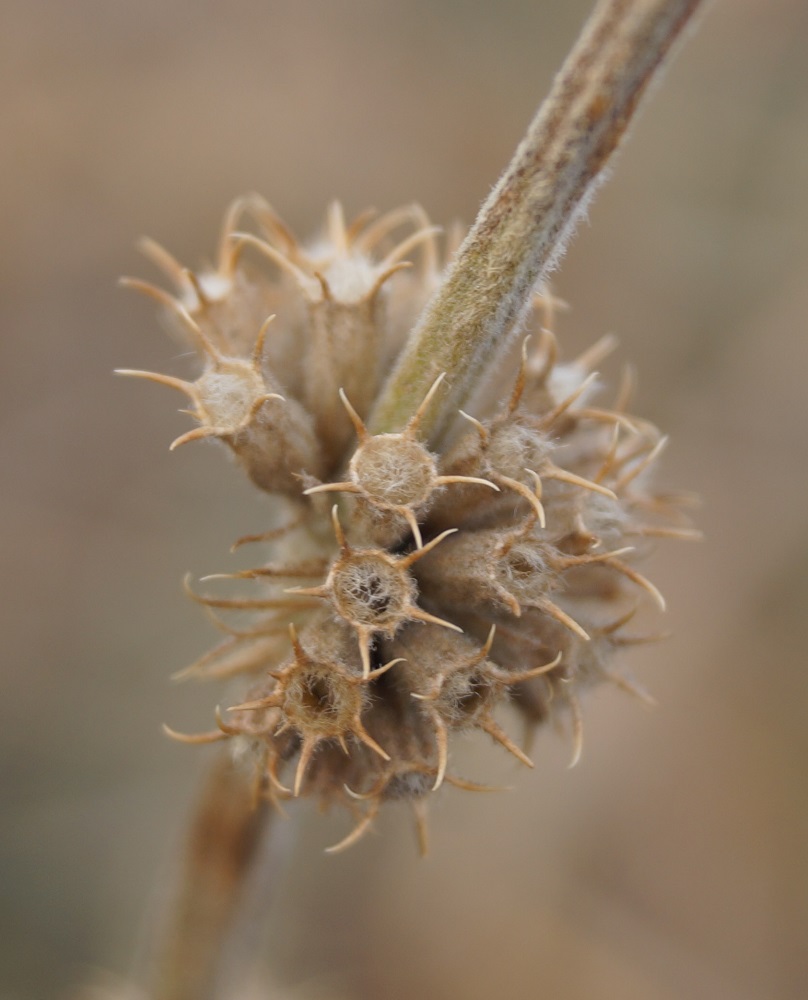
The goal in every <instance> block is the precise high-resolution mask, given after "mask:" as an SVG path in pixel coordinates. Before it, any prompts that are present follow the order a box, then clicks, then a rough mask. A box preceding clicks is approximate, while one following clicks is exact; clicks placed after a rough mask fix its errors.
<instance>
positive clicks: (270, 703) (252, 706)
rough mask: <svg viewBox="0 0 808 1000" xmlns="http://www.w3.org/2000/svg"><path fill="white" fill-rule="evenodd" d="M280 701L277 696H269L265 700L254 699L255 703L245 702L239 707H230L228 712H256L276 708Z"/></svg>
mask: <svg viewBox="0 0 808 1000" xmlns="http://www.w3.org/2000/svg"><path fill="white" fill-rule="evenodd" d="M279 705H280V701H279V700H278V695H276V694H271V695H269V697H267V698H256V700H255V701H245V702H242V703H241V704H240V705H230V706H229V707H228V709H227V711H228V712H256V711H260V710H261V709H263V708H278V706H279Z"/></svg>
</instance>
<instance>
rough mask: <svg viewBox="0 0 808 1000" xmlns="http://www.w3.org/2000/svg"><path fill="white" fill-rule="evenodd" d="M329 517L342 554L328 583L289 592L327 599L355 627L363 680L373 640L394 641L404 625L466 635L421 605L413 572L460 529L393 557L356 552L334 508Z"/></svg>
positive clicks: (379, 551) (364, 550)
mask: <svg viewBox="0 0 808 1000" xmlns="http://www.w3.org/2000/svg"><path fill="white" fill-rule="evenodd" d="M331 518H332V521H333V524H334V533H335V535H336V537H337V542H338V543H339V548H340V551H339V555H338V556H337V558H336V559H335V560H334V562H333V563H332V564H331V567H330V569H329V571H328V575H327V577H326V580H325V582H324V583H323V584H322V585H321V586H319V587H294V588H290V589H289V590H287V591H286V593H288V594H300V595H303V596H307V597H319V598H322V599H323V600H325V601H328V603H329V604H330V605H331V608H332V609H333V611H334V612H335V613H336V614H337V615H338V617H339V618H341V619H342V620H343V621H345V622H347V623H348V625H350V626H351V628H353V629H354V631H355V632H356V634H357V637H358V639H359V650H360V654H361V657H362V673H363V676H365V677H367V676H369V674H370V672H371V671H370V648H371V645H372V641H373V639H374V637H375V636H377V635H382V636H386V637H387V638H392V636H394V635H395V633H396V632H397V631H398V630H399V629H400V628H401V626H402V625H404V624H405V622H408V621H414V620H417V621H422V622H432V623H433V624H435V625H442V626H443V627H444V628H448V629H453V630H454V631H455V632H462V631H463V630H462V629H461V628H460V627H459V626H458V625H454V624H453V623H452V622H447V621H444V620H443V619H442V618H437V617H436V616H435V615H431V614H429V612H428V611H424V609H423V608H421V607H419V606H418V604H417V603H416V599H417V597H418V587H417V585H416V582H415V579H414V578H413V576H412V574H411V573H410V572H409V570H410V567H411V566H412V565H414V563H416V562H417V561H418V560H419V559H423V558H424V556H426V555H428V553H430V552H431V551H432V549H434V548H435V546H436V545H439V544H440V542H442V541H443V539H444V538H446V537H447V536H448V535H452V534H454V532H455V531H456V530H457V529H456V528H449V529H448V530H447V531H444V532H442V533H441V534H440V535H438V536H437V537H436V538H433V539H432V540H431V541H430V542H428V543H427V544H426V545H422V546H421V547H420V548H418V549H415V550H414V551H413V552H410V553H409V554H408V555H393V554H392V553H390V552H387V551H385V550H384V549H368V548H362V549H360V548H352V547H351V546H350V545H349V544H348V542H347V540H346V538H345V534H344V532H343V530H342V526H341V524H340V521H339V516H338V514H337V507H336V505H334V507H333V508H332V510H331Z"/></svg>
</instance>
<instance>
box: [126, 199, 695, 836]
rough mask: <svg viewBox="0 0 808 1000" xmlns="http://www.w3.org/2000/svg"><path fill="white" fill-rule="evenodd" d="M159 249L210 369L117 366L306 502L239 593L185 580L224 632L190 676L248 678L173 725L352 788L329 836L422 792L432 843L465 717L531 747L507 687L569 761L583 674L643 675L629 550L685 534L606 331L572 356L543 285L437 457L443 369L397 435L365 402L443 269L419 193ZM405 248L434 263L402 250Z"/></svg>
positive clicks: (294, 788)
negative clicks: (625, 660)
mask: <svg viewBox="0 0 808 1000" xmlns="http://www.w3.org/2000/svg"><path fill="white" fill-rule="evenodd" d="M251 222H252V224H253V228H254V229H255V232H253V233H249V232H245V231H244V227H249V225H250V223H251ZM405 225H410V226H412V227H413V229H412V231H411V232H410V234H409V235H405V236H403V237H402V236H401V235H400V233H399V227H402V226H405ZM146 250H147V253H148V254H149V256H150V257H151V258H152V259H153V260H154V262H155V263H156V264H157V265H158V266H159V267H160V268H161V269H162V270H163V271H164V272H165V273H166V274H167V275H168V277H169V278H170V280H171V281H172V283H173V285H174V287H175V293H174V294H172V293H169V292H166V291H162V290H161V289H158V288H155V287H154V286H148V285H145V284H144V283H142V282H137V281H129V284H131V285H133V286H135V287H137V288H140V289H141V290H142V291H146V292H147V293H148V294H149V295H150V296H151V297H152V298H155V299H157V300H158V302H159V303H160V305H161V307H162V308H163V309H164V310H167V311H168V313H169V314H170V315H171V317H172V319H173V322H174V323H175V325H176V326H177V327H179V328H181V330H182V331H183V333H184V335H185V336H186V337H187V338H188V339H189V340H190V342H191V343H192V344H193V345H194V347H195V349H196V352H197V355H198V361H199V362H200V363H201V374H197V376H196V381H193V382H185V381H183V380H181V379H177V378H173V377H171V376H162V375H150V374H148V373H143V372H129V373H128V374H135V375H138V376H140V377H148V378H152V379H153V380H155V381H158V382H160V383H162V384H165V385H168V386H170V387H172V388H175V389H179V390H180V391H181V392H183V393H184V394H185V395H186V396H188V397H189V398H190V399H191V401H192V404H193V407H194V408H193V415H194V416H195V417H196V419H197V420H198V421H199V423H200V426H199V427H198V428H196V429H195V430H193V431H191V432H189V434H187V435H184V436H183V438H181V439H180V443H181V442H183V441H185V440H194V439H197V438H200V437H216V438H219V439H220V440H222V441H224V442H225V443H226V444H227V445H228V446H229V447H230V448H231V450H232V451H233V452H234V453H235V454H236V456H237V457H238V458H239V460H240V461H241V463H242V465H243V466H244V468H245V470H246V472H247V473H248V475H249V476H250V478H251V479H252V480H253V482H255V483H256V484H257V485H259V486H260V487H261V488H262V489H264V490H265V491H267V492H269V493H270V494H276V495H279V496H280V497H281V498H283V501H284V503H286V504H287V505H289V504H290V502H291V506H292V507H293V512H292V516H291V517H290V516H289V512H288V509H287V511H286V512H285V513H284V515H283V516H282V517H281V519H280V521H281V524H280V526H277V522H275V524H274V525H273V526H270V527H269V530H268V531H266V532H265V533H264V534H263V535H259V536H254V537H253V539H252V540H253V541H259V542H263V543H265V544H267V545H268V546H269V547H270V552H269V561H268V562H266V563H264V564H262V565H259V566H256V567H255V568H254V569H253V570H249V571H244V572H241V573H236V574H232V576H234V577H235V578H236V581H237V585H242V584H243V585H245V586H248V587H251V588H253V589H252V590H251V592H250V593H248V594H244V595H241V594H239V595H236V596H235V597H214V596H210V597H207V596H199V595H196V594H194V593H193V592H191V593H192V596H194V597H195V599H196V600H199V601H200V602H201V603H203V604H204V605H205V606H206V610H207V611H208V612H209V613H210V614H211V615H214V616H216V619H215V620H216V622H217V624H218V625H219V626H220V627H221V628H222V629H223V630H224V631H225V633H226V637H225V639H224V640H223V641H222V642H221V643H220V644H219V646H217V647H216V648H215V649H214V650H212V651H211V652H210V653H208V654H206V655H205V656H203V657H202V658H200V660H199V661H197V663H196V664H194V665H193V667H192V668H190V669H189V671H187V673H188V674H194V675H195V676H199V677H212V678H213V677H236V678H237V679H238V678H239V676H240V675H243V676H244V697H243V699H242V700H241V702H240V703H239V704H234V705H232V711H231V712H229V713H225V714H224V715H222V714H221V713H217V715H216V728H215V729H212V730H209V731H206V732H203V733H200V734H198V735H195V736H194V735H192V736H183V735H182V734H177V733H174V734H173V735H174V736H175V737H177V738H179V739H181V740H183V741H185V742H197V743H208V742H213V741H223V740H224V741H229V742H230V743H231V745H232V746H233V748H234V753H235V754H236V756H237V757H239V758H240V759H243V760H245V761H252V762H253V766H254V767H255V768H256V771H257V777H258V782H259V787H260V789H261V791H262V793H263V794H265V795H266V796H267V797H268V798H269V799H271V800H272V801H273V802H276V801H279V800H281V799H284V798H289V797H292V796H294V795H303V796H306V795H309V796H314V797H316V798H318V799H319V800H320V801H321V802H323V803H324V804H331V803H336V804H339V805H341V806H345V807H346V808H347V809H348V810H349V811H350V812H351V813H352V814H353V816H354V822H355V826H354V827H353V829H352V830H351V831H350V832H349V833H348V834H347V836H346V837H345V838H344V839H343V840H342V841H341V842H340V843H339V844H336V845H334V848H333V849H334V850H343V849H345V848H346V847H349V846H351V845H352V844H353V843H355V842H356V841H357V840H358V839H360V838H361V837H362V836H363V835H364V833H365V832H366V831H367V830H368V829H369V828H370V826H371V824H372V822H373V820H374V817H375V816H376V814H377V812H378V810H379V808H380V807H381V806H382V805H383V804H384V803H385V802H388V801H390V800H395V799H405V800H408V801H409V802H410V803H411V804H412V806H413V811H414V815H415V819H416V826H417V830H418V837H419V843H420V845H421V847H422V849H423V848H424V847H425V843H426V833H425V819H424V815H425V814H424V806H425V802H426V800H427V799H428V797H429V796H430V795H431V794H432V793H433V792H434V791H435V790H437V789H438V788H439V787H440V786H441V785H442V784H453V785H456V786H458V787H461V788H477V787H480V786H475V785H473V783H471V782H469V781H467V780H465V779H462V778H460V777H459V776H457V775H455V774H453V773H452V771H451V767H450V763H451V761H450V752H449V751H450V747H449V744H450V738H451V737H452V734H453V733H455V732H459V731H464V730H483V731H484V732H485V733H486V734H487V736H488V737H490V738H491V739H493V740H494V741H495V742H497V743H499V744H500V746H501V747H503V748H504V749H506V750H507V751H508V752H509V753H511V754H512V755H513V756H514V757H516V758H518V759H519V760H520V761H521V762H522V763H524V764H527V765H531V761H530V760H529V758H528V757H527V756H526V755H525V753H524V751H523V750H522V749H521V748H520V747H519V746H517V744H516V743H514V742H513V740H512V739H511V737H510V736H508V734H507V732H506V731H505V729H504V728H502V727H501V725H500V723H499V721H497V713H498V711H499V707H500V706H501V705H503V704H506V703H511V704H512V705H514V706H515V708H516V709H517V710H518V711H519V712H520V713H521V715H522V716H523V718H524V719H525V720H526V721H527V723H528V724H529V725H535V724H538V723H539V722H543V721H545V720H546V719H548V718H554V717H556V716H558V715H559V714H561V715H562V717H566V718H567V719H568V720H569V721H570V725H571V730H572V736H573V745H574V751H573V760H574V761H575V760H577V759H578V757H579V756H580V752H581V745H582V742H581V741H582V711H581V705H580V694H581V693H582V692H583V691H585V690H586V689H588V688H589V687H591V686H593V685H594V684H595V683H597V682H603V681H606V682H608V683H613V684H617V685H618V686H620V687H622V688H624V689H625V690H628V691H631V692H633V693H639V694H640V695H642V694H643V693H642V692H641V691H640V690H639V689H637V688H636V687H635V686H634V685H633V684H632V683H631V682H629V681H628V680H626V679H625V678H623V677H622V676H621V675H620V674H619V673H617V672H616V671H615V670H614V668H613V666H612V662H613V660H614V658H615V656H616V655H617V654H619V652H620V649H621V648H622V646H624V645H628V644H631V643H634V642H640V641H645V640H647V639H649V638H652V637H653V634H651V635H650V636H649V635H648V633H647V632H646V631H645V630H643V629H641V628H636V627H635V626H634V625H633V622H632V617H633V614H634V611H635V610H636V608H637V605H638V603H639V602H640V601H641V600H644V599H645V598H646V597H647V598H650V599H652V600H653V601H655V602H656V603H657V604H658V605H660V606H661V603H662V601H661V595H660V594H659V592H658V591H657V590H656V588H655V587H654V586H653V584H652V583H651V582H650V581H649V580H648V579H647V578H646V577H645V576H644V575H643V574H642V573H641V572H640V571H639V570H638V569H637V566H636V561H637V559H638V558H639V557H640V556H642V555H643V554H644V551H645V549H646V548H647V544H646V543H647V540H648V539H651V538H654V537H660V538H664V537H682V538H687V537H693V532H692V531H691V530H690V529H689V528H688V523H687V517H686V513H685V512H684V510H683V507H684V501H683V499H682V498H680V497H678V496H677V495H673V494H661V495H656V494H654V493H653V492H652V487H651V476H652V473H653V471H654V468H655V466H656V464H657V460H658V458H659V455H660V453H661V451H662V448H663V447H664V441H665V439H664V438H663V437H662V436H661V435H660V434H659V433H658V432H657V431H656V429H655V428H653V427H652V426H651V425H650V424H648V423H647V422H645V421H642V420H638V419H637V418H635V417H633V416H630V415H628V414H627V413H626V406H627V401H628V395H629V393H628V391H627V389H626V388H625V387H624V388H621V389H620V390H618V394H617V398H616V400H615V402H614V404H613V405H612V406H611V408H610V407H609V406H608V405H604V404H603V402H602V400H601V398H600V396H601V394H602V391H603V390H602V383H601V380H600V379H599V377H598V376H596V375H595V372H594V369H595V367H596V366H597V365H599V364H600V362H601V361H602V360H603V359H604V358H605V356H606V354H607V353H608V352H609V350H611V349H612V347H613V342H612V341H611V340H609V339H607V340H604V341H602V342H599V343H598V344H596V345H595V347H593V348H592V349H590V350H589V351H587V352H585V353H584V354H583V355H581V357H580V358H578V359H576V360H574V361H572V362H567V363H561V362H559V360H558V354H559V352H558V347H557V344H556V342H555V337H554V335H553V333H552V316H553V315H554V305H555V300H553V299H552V296H550V295H549V294H548V293H547V290H546V289H545V290H544V294H543V296H542V298H541V299H540V300H539V302H538V309H539V310H540V311H541V313H542V315H541V325H542V326H543V327H544V328H545V329H543V330H542V331H540V332H538V333H536V334H535V335H534V336H533V337H532V339H529V340H526V341H525V343H524V345H523V351H522V356H521V359H520V361H519V364H518V368H517V370H516V371H515V372H507V371H506V372H502V373H499V374H498V375H496V376H494V378H498V379H499V383H498V387H497V391H496V392H494V394H493V398H494V399H495V402H494V404H493V405H492V406H491V407H489V408H488V409H482V410H481V411H480V412H474V413H467V414H463V415H460V414H458V419H457V426H456V428H455V434H454V443H452V444H451V445H450V446H449V447H448V448H447V449H444V450H442V451H440V452H438V451H435V452H433V451H431V450H430V446H429V443H428V442H426V441H425V440H422V439H421V437H420V431H419V427H420V424H421V423H422V420H423V417H424V414H425V413H426V412H427V408H428V407H429V406H431V405H435V404H434V403H433V400H434V399H435V398H436V393H438V392H440V391H444V390H442V389H441V385H442V382H443V380H444V378H446V379H447V380H449V381H451V379H452V372H446V373H444V374H441V375H438V377H437V378H436V379H435V381H434V383H433V385H432V388H431V389H430V390H429V392H428V393H427V394H426V396H425V397H424V399H423V400H422V401H421V402H420V404H419V405H418V407H417V409H416V412H414V413H412V414H410V415H409V418H408V420H409V422H408V423H407V424H406V426H404V427H401V428H399V429H398V430H397V431H396V432H395V433H384V434H373V433H372V432H371V430H369V429H368V427H367V426H366V423H365V421H366V420H367V419H368V414H369V413H370V411H371V409H372V406H373V403H374V400H375V399H376V396H377V394H378V391H379V387H380V383H381V376H382V374H383V373H384V371H385V370H387V369H388V368H390V367H391V365H393V364H394V363H395V360H396V357H397V354H398V352H399V350H400V348H401V345H402V343H403V334H404V333H406V330H407V328H408V326H409V325H410V324H411V323H412V320H413V318H414V317H415V316H416V315H417V314H418V313H419V311H420V310H421V309H422V308H423V306H424V304H425V303H426V301H427V299H428V298H429V297H430V296H431V294H432V293H433V292H434V290H435V288H436V287H437V285H438V283H439V280H440V278H439V266H438V262H437V252H436V248H435V231H434V229H433V228H432V227H430V226H429V224H428V220H427V219H426V218H425V216H424V213H423V211H422V210H420V209H417V208H413V207H410V208H406V209H402V210H398V211H396V212H392V213H389V214H388V215H387V216H383V217H381V218H380V219H376V220H374V219H373V218H372V216H371V215H369V214H365V215H363V216H361V217H360V218H359V219H358V220H356V221H355V222H353V223H350V224H347V223H346V222H345V219H344V217H343V214H342V210H341V208H340V207H339V206H338V205H336V204H335V205H333V206H332V207H331V209H330V210H329V213H328V218H327V223H326V226H325V231H324V233H323V234H322V235H321V237H320V238H319V239H318V240H317V241H315V242H314V243H313V244H310V245H305V244H301V243H299V242H298V241H297V239H296V238H295V236H294V235H293V234H292V233H291V231H290V230H289V229H288V227H286V226H285V225H284V223H282V222H281V220H280V219H279V218H278V216H277V215H276V214H275V213H274V211H273V210H272V209H271V208H270V207H269V206H268V205H267V204H266V202H263V201H261V200H260V199H258V198H256V197H254V196H251V197H249V198H246V199H243V200H241V201H239V202H237V203H236V204H234V206H233V207H232V208H231V211H230V212H229V213H228V216H227V218H226V220H225V224H224V227H223V233H222V238H221V241H220V247H219V254H218V257H217V261H216V264H215V266H214V267H213V268H212V269H210V270H208V271H203V272H200V273H199V274H194V273H193V272H191V271H189V270H187V269H186V268H184V267H182V265H180V264H179V263H178V262H177V261H175V260H174V258H173V257H171V256H170V255H169V254H168V253H167V252H166V251H163V250H162V249H161V248H157V247H156V245H154V244H147V245H146ZM410 253H412V254H415V255H416V256H417V257H418V258H419V259H420V264H421V266H420V267H418V268H411V269H410V270H409V271H407V270H406V269H405V267H406V265H407V261H406V260H405V258H406V257H407V256H408V255H409V254H410ZM262 310H263V312H262ZM270 312H273V313H277V318H276V319H275V320H274V321H273V322H272V324H271V325H268V324H267V322H265V318H266V316H267V315H268V314H269V313H270ZM548 327H549V328H550V329H547V328H548ZM436 374H437V373H436ZM346 414H347V416H346ZM449 440H452V438H451V436H450V438H449ZM323 494H326V495H328V494H334V496H330V497H329V496H324V495H323ZM334 499H337V500H338V501H339V505H338V506H334V507H333V509H332V510H331V516H330V520H329V508H330V507H331V506H332V504H333V501H334ZM256 588H257V590H256ZM290 624H291V625H293V626H294V627H293V628H292V630H291V632H290V633H288V634H287V630H288V627H289V625H290ZM492 625H496V628H495V629H492V627H491V626H492ZM287 772H288V776H287Z"/></svg>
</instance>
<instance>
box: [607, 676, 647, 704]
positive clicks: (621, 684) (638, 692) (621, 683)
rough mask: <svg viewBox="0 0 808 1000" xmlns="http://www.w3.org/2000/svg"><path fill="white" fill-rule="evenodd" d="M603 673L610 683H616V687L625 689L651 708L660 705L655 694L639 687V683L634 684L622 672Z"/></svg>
mask: <svg viewBox="0 0 808 1000" xmlns="http://www.w3.org/2000/svg"><path fill="white" fill-rule="evenodd" d="M602 675H603V677H604V679H605V680H607V681H608V682H609V683H610V684H614V686H615V687H617V688H619V689H620V690H621V691H625V692H626V694H630V695H632V696H633V697H634V698H638V699H639V700H640V701H641V702H643V703H644V704H646V705H648V706H649V707H650V708H658V707H659V702H658V701H657V700H656V698H654V696H653V695H651V694H649V693H648V692H647V691H645V690H644V689H643V688H641V687H639V685H637V684H634V683H633V682H632V681H630V680H629V679H628V678H627V677H622V676H621V675H620V674H615V673H612V672H611V671H610V670H604V671H602Z"/></svg>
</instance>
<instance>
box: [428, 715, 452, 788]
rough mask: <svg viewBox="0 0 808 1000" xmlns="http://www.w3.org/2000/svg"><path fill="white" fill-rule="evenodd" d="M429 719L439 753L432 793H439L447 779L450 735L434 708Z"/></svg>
mask: <svg viewBox="0 0 808 1000" xmlns="http://www.w3.org/2000/svg"><path fill="white" fill-rule="evenodd" d="M429 717H430V718H431V719H432V725H433V726H434V727H435V746H436V749H437V752H438V773H437V775H436V776H435V784H434V785H433V786H432V791H433V792H437V790H438V789H439V788H440V786H441V785H442V784H443V779H444V778H445V777H446V765H447V763H448V760H449V734H448V732H447V729H446V723H445V722H444V721H443V719H442V718H441V717H440V715H439V713H438V712H437V711H436V710H435V709H434V708H433V709H431V710H430V713H429Z"/></svg>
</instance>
